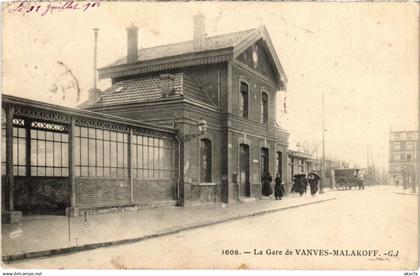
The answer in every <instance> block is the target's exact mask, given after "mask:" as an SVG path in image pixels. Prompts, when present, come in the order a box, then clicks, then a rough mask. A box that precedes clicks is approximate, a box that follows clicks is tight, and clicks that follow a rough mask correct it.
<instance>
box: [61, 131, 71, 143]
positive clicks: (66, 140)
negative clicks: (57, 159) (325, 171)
mask: <svg viewBox="0 0 420 276" xmlns="http://www.w3.org/2000/svg"><path fill="white" fill-rule="evenodd" d="M61 140H62V141H63V142H67V143H68V141H69V135H68V134H66V133H62V134H61Z"/></svg>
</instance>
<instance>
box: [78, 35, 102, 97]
mask: <svg viewBox="0 0 420 276" xmlns="http://www.w3.org/2000/svg"><path fill="white" fill-rule="evenodd" d="M98 32H99V29H98V28H94V29H93V35H94V44H93V84H92V88H91V89H89V91H88V103H89V104H93V103H95V102H96V101H97V100H99V98H100V97H101V90H99V89H98V87H97V72H96V71H97V67H98V66H97V55H98ZM77 100H79V98H77Z"/></svg>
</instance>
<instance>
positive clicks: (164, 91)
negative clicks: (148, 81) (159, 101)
mask: <svg viewBox="0 0 420 276" xmlns="http://www.w3.org/2000/svg"><path fill="white" fill-rule="evenodd" d="M159 78H160V93H161V96H162V98H164V97H168V96H171V95H173V94H174V93H175V88H174V80H175V76H174V75H171V74H162V75H159Z"/></svg>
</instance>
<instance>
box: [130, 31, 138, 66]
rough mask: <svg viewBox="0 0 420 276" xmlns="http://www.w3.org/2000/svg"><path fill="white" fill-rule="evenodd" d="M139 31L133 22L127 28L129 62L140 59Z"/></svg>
mask: <svg viewBox="0 0 420 276" xmlns="http://www.w3.org/2000/svg"><path fill="white" fill-rule="evenodd" d="M138 31H139V28H137V26H134V24H133V23H131V26H130V27H128V28H127V63H134V62H137V61H138V45H137V44H138Z"/></svg>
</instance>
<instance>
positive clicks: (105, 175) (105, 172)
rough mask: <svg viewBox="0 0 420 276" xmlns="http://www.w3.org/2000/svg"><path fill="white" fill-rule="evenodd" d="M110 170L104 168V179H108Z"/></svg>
mask: <svg viewBox="0 0 420 276" xmlns="http://www.w3.org/2000/svg"><path fill="white" fill-rule="evenodd" d="M110 176H111V174H110V168H104V177H110Z"/></svg>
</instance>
